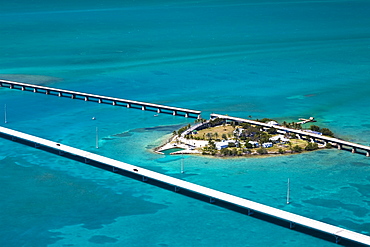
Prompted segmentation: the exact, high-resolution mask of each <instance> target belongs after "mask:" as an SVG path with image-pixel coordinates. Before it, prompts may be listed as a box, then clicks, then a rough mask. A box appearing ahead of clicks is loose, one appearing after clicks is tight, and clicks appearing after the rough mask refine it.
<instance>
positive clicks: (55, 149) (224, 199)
mask: <svg viewBox="0 0 370 247" xmlns="http://www.w3.org/2000/svg"><path fill="white" fill-rule="evenodd" d="M0 137H2V138H5V139H8V140H11V141H14V142H19V143H22V144H25V145H28V146H31V147H34V148H37V149H41V150H44V151H48V152H51V153H54V154H57V155H61V156H64V157H66V158H70V159H73V160H77V161H80V162H84V163H87V164H89V165H93V166H96V167H100V168H103V169H106V170H110V171H112V172H115V173H118V174H122V175H125V176H127V177H130V178H134V179H137V180H139V181H143V182H145V183H148V184H152V185H156V186H158V187H161V188H165V189H167V190H171V191H174V192H176V193H179V194H183V195H186V196H189V197H192V198H195V199H198V200H202V201H206V202H208V203H212V204H214V205H217V206H221V207H224V208H228V209H231V210H234V211H237V212H240V213H243V214H245V215H249V216H251V217H255V218H259V219H263V220H266V221H268V222H272V223H275V224H278V225H281V226H285V227H287V228H291V229H294V230H296V231H301V232H304V233H308V234H311V235H313V236H316V237H320V238H323V239H326V240H329V241H332V242H336V243H339V244H342V245H345V246H349V245H350V246H370V236H367V235H364V234H360V233H357V232H354V231H350V230H347V229H344V228H340V227H337V226H333V225H330V224H327V223H324V222H320V221H317V220H314V219H310V218H307V217H304V216H300V215H297V214H293V213H290V212H287V211H283V210H280V209H276V208H273V207H270V206H267V205H264V204H261V203H257V202H253V201H250V200H247V199H244V198H240V197H237V196H233V195H231V194H227V193H224V192H221V191H217V190H214V189H210V188H207V187H204V186H200V185H197V184H194V183H190V182H187V181H184V180H181V179H177V178H173V177H170V176H167V175H164V174H160V173H157V172H153V171H151V170H148V169H144V168H141V167H138V166H134V165H130V164H127V163H124V162H121V161H117V160H114V159H111V158H107V157H104V156H101V155H98V154H94V153H91V152H87V151H84V150H80V149H77V148H73V147H71V146H67V145H63V144H61V143H57V142H53V141H50V140H46V139H43V138H40V137H36V136H32V135H29V134H26V133H22V132H19V131H15V130H12V129H9V128H4V127H0ZM4 169H5V168H4ZM266 232H267V233H266V234H268V229H266Z"/></svg>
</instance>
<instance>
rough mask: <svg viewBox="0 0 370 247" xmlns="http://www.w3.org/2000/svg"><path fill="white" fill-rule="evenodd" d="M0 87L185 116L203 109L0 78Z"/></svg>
mask: <svg viewBox="0 0 370 247" xmlns="http://www.w3.org/2000/svg"><path fill="white" fill-rule="evenodd" d="M0 87H5V88H10V89H18V90H22V91H28V92H34V93H42V94H47V95H54V96H58V97H65V98H70V99H79V100H84V101H90V102H96V103H100V104H109V105H114V106H123V107H127V108H135V109H140V110H143V111H153V112H156V113H165V114H171V115H174V116H183V117H188V118H198V119H199V118H200V117H201V115H200V114H201V111H196V110H190V109H185V108H179V107H172V106H165V105H158V104H152V103H146V102H140V101H134V100H127V99H121V98H114V97H108V96H102V95H96V94H89V93H83V92H77V91H71V90H64V89H59V88H52V87H44V86H38V85H34V84H28V83H22V82H14V81H6V80H0Z"/></svg>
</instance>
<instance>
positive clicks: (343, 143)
mask: <svg viewBox="0 0 370 247" xmlns="http://www.w3.org/2000/svg"><path fill="white" fill-rule="evenodd" d="M211 118H222V119H226V120H231V121H235V122H239V123H249V124H253V125H257V126H261V127H264V128H272V127H274V128H275V129H277V130H278V131H282V132H284V133H294V134H296V135H297V137H298V138H303V137H305V138H308V139H310V140H312V141H317V140H320V141H322V142H324V143H327V142H328V143H331V144H334V145H336V146H337V147H338V149H342V148H343V147H349V148H350V149H351V151H352V153H355V152H357V151H358V150H362V151H364V152H365V155H366V156H367V157H369V156H370V147H369V146H365V145H361V144H357V143H353V142H347V141H343V140H340V139H337V138H333V137H328V136H323V135H318V134H315V133H311V132H306V131H303V130H296V129H291V128H286V127H283V126H279V125H270V124H266V123H262V122H258V121H255V120H249V119H244V118H237V117H230V116H227V115H220V114H211Z"/></svg>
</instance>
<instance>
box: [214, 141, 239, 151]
mask: <svg viewBox="0 0 370 247" xmlns="http://www.w3.org/2000/svg"><path fill="white" fill-rule="evenodd" d="M229 143H234V144H235V141H233V140H227V141H226V140H222V141H221V142H216V149H217V150H221V149H223V148H227V147H229Z"/></svg>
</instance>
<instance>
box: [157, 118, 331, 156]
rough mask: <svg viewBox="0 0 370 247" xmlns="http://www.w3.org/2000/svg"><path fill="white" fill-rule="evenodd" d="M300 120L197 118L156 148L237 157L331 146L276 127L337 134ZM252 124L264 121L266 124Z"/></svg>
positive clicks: (294, 151) (277, 153)
mask: <svg viewBox="0 0 370 247" xmlns="http://www.w3.org/2000/svg"><path fill="white" fill-rule="evenodd" d="M299 120H301V121H300V122H291V123H287V122H283V123H282V124H279V123H278V122H276V121H275V120H273V119H268V118H264V119H261V120H253V121H250V122H252V123H245V122H237V121H231V120H228V119H224V118H217V117H216V118H211V119H210V120H205V119H198V120H196V124H195V125H193V126H191V125H190V124H189V125H187V126H184V127H182V128H180V129H179V130H177V131H174V132H173V135H172V137H171V138H170V139H169V141H168V142H167V143H166V144H164V145H163V146H161V147H159V148H156V150H155V151H156V152H157V153H163V152H164V151H166V150H167V153H168V152H169V153H170V154H200V155H211V156H217V157H237V156H255V155H283V154H298V153H302V152H306V151H314V150H318V149H320V148H331V147H332V145H331V143H329V142H323V143H320V142H317V141H315V140H313V139H308V140H307V139H302V138H300V136H298V135H296V134H295V133H291V132H289V131H282V130H279V128H277V126H283V127H286V128H289V129H294V130H302V131H305V132H310V133H313V134H317V135H324V136H330V137H334V134H333V132H332V131H330V130H329V129H327V128H320V127H319V126H316V125H310V126H309V127H308V128H307V129H304V128H303V125H304V124H306V123H309V122H315V120H314V118H313V117H310V118H309V119H299ZM253 123H264V126H260V125H258V124H253ZM266 126H268V127H266Z"/></svg>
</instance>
